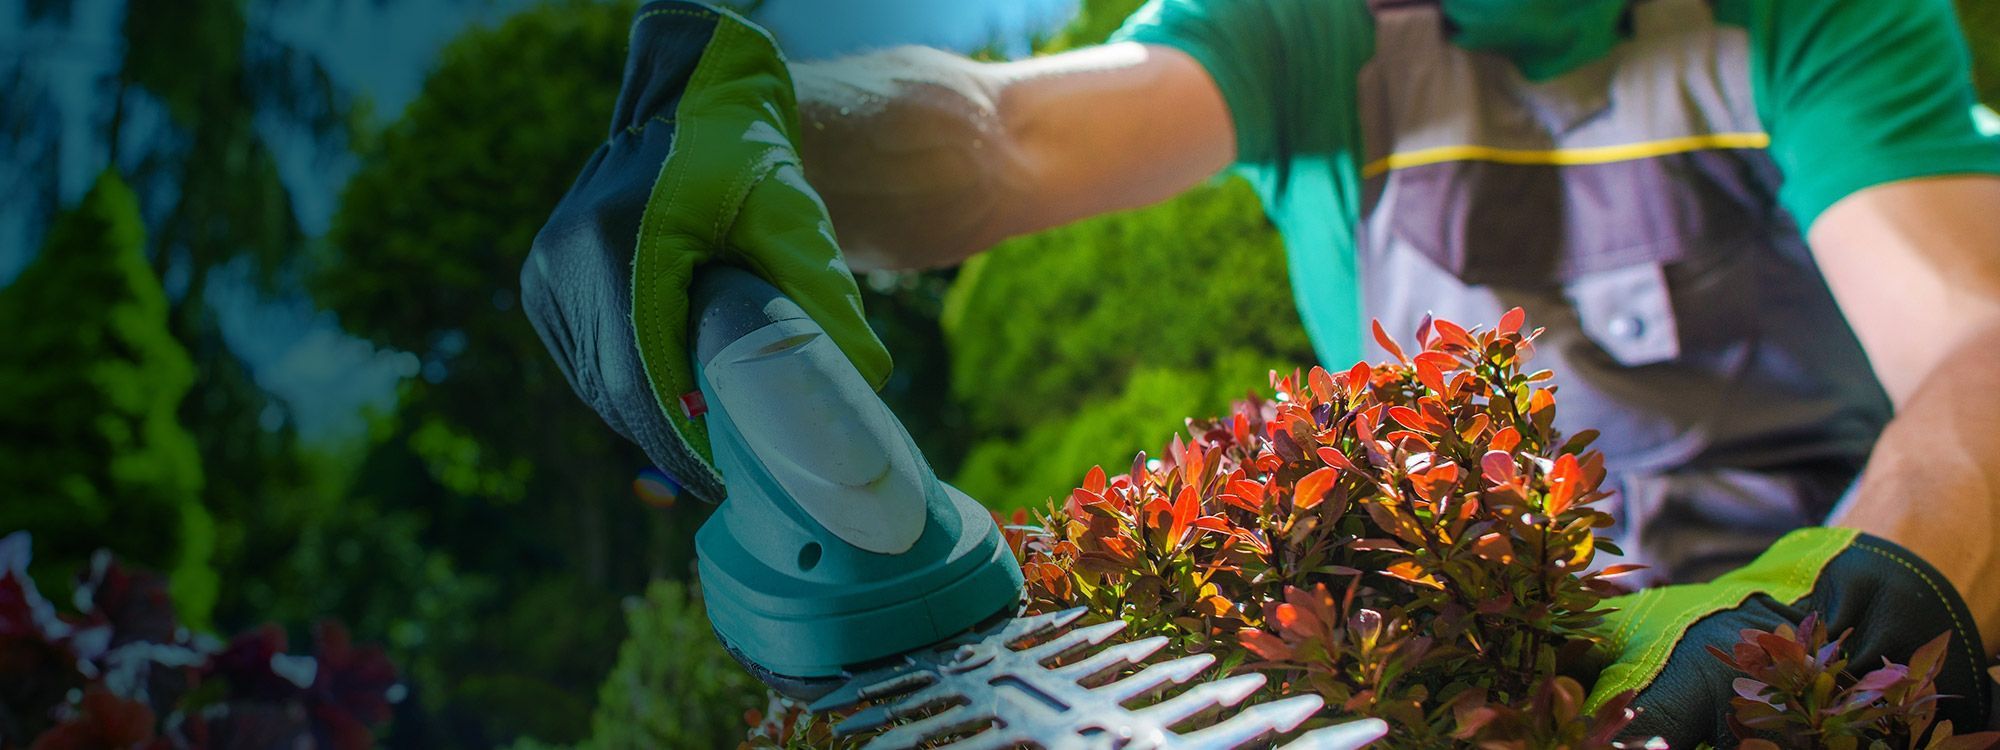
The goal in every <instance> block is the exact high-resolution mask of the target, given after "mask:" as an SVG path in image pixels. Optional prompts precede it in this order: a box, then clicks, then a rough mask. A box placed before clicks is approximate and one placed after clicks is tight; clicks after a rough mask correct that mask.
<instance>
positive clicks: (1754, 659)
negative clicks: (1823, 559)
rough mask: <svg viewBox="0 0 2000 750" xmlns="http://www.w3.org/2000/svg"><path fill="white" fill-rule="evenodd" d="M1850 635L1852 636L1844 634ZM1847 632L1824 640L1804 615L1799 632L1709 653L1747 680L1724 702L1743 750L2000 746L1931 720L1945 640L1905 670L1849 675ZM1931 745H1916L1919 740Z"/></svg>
mask: <svg viewBox="0 0 2000 750" xmlns="http://www.w3.org/2000/svg"><path fill="white" fill-rule="evenodd" d="M1850 632H1851V631H1850ZM1847 636H1848V633H1842V634H1841V635H1840V637H1838V638H1832V639H1829V638H1828V637H1827V629H1826V623H1823V622H1821V621H1820V619H1819V616H1818V615H1817V614H1807V615H1806V617H1805V619H1804V620H1802V621H1800V622H1799V625H1798V627H1792V626H1790V625H1779V626H1778V627H1777V628H1776V629H1775V630H1771V631H1763V630H1755V629H1746V630H1744V631H1743V632H1742V638H1741V640H1739V641H1737V642H1736V643H1735V644H1734V645H1733V646H1732V647H1731V649H1730V651H1728V652H1724V651H1723V650H1722V649H1719V648H1716V647H1714V646H1710V647H1709V648H1708V650H1709V653H1711V654H1714V655H1715V658H1717V659H1720V660H1722V662H1723V663H1724V664H1728V665H1729V666H1730V667H1731V668H1733V669H1735V670H1736V671H1738V672H1741V673H1743V674H1744V675H1745V676H1743V677H1739V678H1737V679H1736V682H1735V685H1734V687H1735V689H1736V695H1737V697H1735V698H1732V699H1730V701H1729V704H1730V708H1731V710H1732V714H1731V716H1730V722H1729V724H1730V729H1731V730H1732V732H1733V733H1734V734H1735V735H1736V738H1737V739H1739V740H1742V745H1741V747H1742V748H1743V750H1778V749H1779V748H1795V749H1798V750H1859V749H1860V748H1869V749H1870V750H1873V749H1875V748H1884V749H1886V748H1916V747H1920V746H1921V747H1923V748H1925V749H1926V750H1983V749H1984V748H1990V747H1993V746H1994V745H1995V744H2000V732H1976V733H1972V734H1953V728H1952V726H1951V722H1949V721H1944V722H1937V724H1936V726H1935V727H1933V726H1932V723H1933V722H1934V721H1935V720H1936V714H1937V705H1936V704H1937V702H1938V700H1939V699H1941V698H1943V697H1945V696H1943V695H1940V694H1939V693H1938V690H1937V677H1938V673H1939V671H1940V670H1942V669H1943V668H1944V658H1945V647H1946V646H1947V645H1949V643H1950V641H1951V634H1950V633H1945V634H1943V635H1939V636H1938V637H1937V638H1936V639H1934V640H1932V641H1931V642H1929V643H1927V644H1924V645H1923V646H1922V647H1921V648H1918V649H1917V650H1916V652H1915V653H1914V654H1912V655H1911V656H1910V663H1909V664H1907V665H1905V664H1894V663H1889V662H1887V661H1886V660H1885V661H1884V663H1883V664H1882V666H1880V667H1878V668H1876V669H1874V670H1872V671H1870V672H1868V673H1867V674H1864V675H1861V676H1860V677H1858V678H1857V677H1854V676H1853V675H1852V674H1850V673H1849V672H1848V671H1847V666H1848V665H1847V658H1846V656H1845V654H1844V651H1843V648H1842V647H1843V644H1844V641H1846V640H1847ZM1926 732H1929V737H1930V739H1929V742H1928V743H1926V744H1922V745H1919V744H1918V743H1919V742H1920V741H1922V740H1923V738H1924V737H1925V733H1926Z"/></svg>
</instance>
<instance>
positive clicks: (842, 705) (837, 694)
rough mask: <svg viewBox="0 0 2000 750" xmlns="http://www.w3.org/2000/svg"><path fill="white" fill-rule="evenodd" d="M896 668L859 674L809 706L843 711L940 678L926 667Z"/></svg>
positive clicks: (820, 711) (808, 708)
mask: <svg viewBox="0 0 2000 750" xmlns="http://www.w3.org/2000/svg"><path fill="white" fill-rule="evenodd" d="M896 669H897V671H894V672H888V673H882V672H877V673H870V674H863V675H857V676H855V677H854V678H852V679H850V680H848V682H847V684H845V685H842V686H840V688H839V689H837V690H834V691H833V692H831V693H827V694H826V695H824V696H821V697H820V699H819V700H816V701H813V702H812V705H811V706H808V707H807V709H806V710H808V711H811V712H813V713H816V714H817V713H825V712H828V711H840V710H843V709H848V708H853V707H855V706H858V705H861V704H863V703H866V702H868V701H872V700H879V699H881V698H883V697H884V696H889V695H895V694H897V693H903V692H907V691H910V690H915V689H917V688H920V687H923V686H924V685H928V684H930V683H931V682H933V681H936V680H937V676H936V675H934V674H931V673H930V672H929V671H926V670H923V669H918V668H914V667H898V668H896Z"/></svg>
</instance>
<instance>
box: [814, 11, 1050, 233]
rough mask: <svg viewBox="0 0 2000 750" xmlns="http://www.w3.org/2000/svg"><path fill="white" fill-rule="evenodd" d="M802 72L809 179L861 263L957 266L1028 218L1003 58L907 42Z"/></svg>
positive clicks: (816, 65)
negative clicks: (1015, 213)
mask: <svg viewBox="0 0 2000 750" xmlns="http://www.w3.org/2000/svg"><path fill="white" fill-rule="evenodd" d="M793 75H794V78H795V80H796V82H797V86H798V93H799V109H800V118H801V120H802V123H801V124H802V126H803V130H804V133H803V137H802V139H801V140H802V141H803V143H802V144H801V147H802V150H803V156H804V159H805V162H806V175H807V179H808V180H809V181H811V183H812V185H813V188H814V189H815V190H817V191H818V192H819V194H820V196H821V197H822V198H823V199H825V201H826V203H827V208H828V210H829V212H830V213H831V214H832V216H833V221H834V228H835V230H836V231H837V232H838V233H839V235H840V240H841V246H842V249H843V251H844V252H845V253H846V255H847V258H848V261H849V263H851V264H852V265H853V266H854V267H856V268H858V269H863V270H869V269H881V268H888V269H904V268H930V267H937V266H945V265H951V264H953V263H957V262H959V261H960V260H963V259H964V258H965V257H967V256H969V255H971V254H972V253H974V252H977V251H979V250H981V249H983V248H985V247H987V246H988V245H991V244H992V243H994V242H997V241H999V240H1000V239H1001V238H1003V237H1005V236H1006V235H1007V234H1008V233H1010V230H1011V228H1012V226H1013V225H1014V224H1016V223H1017V222H1016V221H1015V220H1014V219H1013V218H1012V217H1011V216H1009V215H1008V211H1009V209H1010V208H1011V207H1013V206H1017V205H1019V203H1020V200H1019V198H1018V196H1019V195H1020V194H1021V193H1022V192H1023V191H1024V190H1025V189H1026V187H1027V186H1026V182H1027V180H1026V173H1025V166H1024V165H1023V164H1022V161H1023V159H1022V155H1021V154H1020V151H1019V149H1018V148H1017V147H1016V146H1015V145H1014V141H1013V139H1012V138H1011V136H1010V135H1009V134H1008V133H1007V131H1006V129H1005V127H1004V124H1003V123H1002V121H1001V119H1000V112H999V103H998V101H997V96H998V94H999V86H998V80H997V77H996V76H995V74H994V71H993V69H992V66H990V65H983V64H980V63H976V62H973V61H971V60H967V59H965V58H962V57H958V56H955V55H951V54H949V53H945V52H940V51H938V50H932V49H924V48H917V47H907V48H899V49H894V50H887V51H883V52H877V53H873V54H868V55H862V56H858V57H851V58H845V59H841V60H835V61H831V62H825V63H813V64H804V65H797V66H794V67H793Z"/></svg>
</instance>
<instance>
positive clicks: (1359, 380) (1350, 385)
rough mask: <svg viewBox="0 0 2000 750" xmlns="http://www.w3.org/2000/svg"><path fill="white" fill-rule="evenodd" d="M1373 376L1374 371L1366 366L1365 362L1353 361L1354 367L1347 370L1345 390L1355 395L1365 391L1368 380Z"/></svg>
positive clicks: (1366, 390)
mask: <svg viewBox="0 0 2000 750" xmlns="http://www.w3.org/2000/svg"><path fill="white" fill-rule="evenodd" d="M1374 377H1375V371H1374V370H1373V369H1371V368H1370V367H1368V363H1367V362H1356V363H1354V367H1352V368H1349V369H1348V371H1347V392H1348V393H1353V394H1356V395H1359V394H1363V393H1367V392H1368V385H1369V381H1371V380H1373V379H1374Z"/></svg>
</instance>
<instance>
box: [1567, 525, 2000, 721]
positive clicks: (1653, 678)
mask: <svg viewBox="0 0 2000 750" xmlns="http://www.w3.org/2000/svg"><path fill="white" fill-rule="evenodd" d="M1605 604H1606V606H1609V607H1615V608H1617V610H1618V611H1617V612H1615V613H1613V614H1611V615H1609V616H1608V617H1607V618H1606V620H1605V622H1604V624H1603V625H1602V626H1600V629H1599V631H1598V634H1599V635H1601V636H1603V637H1604V638H1605V642H1604V643H1603V644H1602V645H1601V646H1600V648H1598V649H1597V650H1596V651H1595V652H1593V655H1592V659H1593V660H1595V663H1594V664H1592V665H1591V666H1595V667H1601V668H1602V671H1601V672H1599V673H1598V678H1597V682H1596V684H1595V686H1593V688H1592V689H1591V692H1590V697H1589V699H1588V700H1587V701H1586V710H1591V711H1594V710H1596V707H1598V706H1600V705H1603V704H1604V703H1605V702H1606V701H1608V700H1610V699H1611V698H1613V697H1615V696H1617V695H1619V694H1621V693H1624V692H1625V691H1628V690H1633V691H1637V697H1636V698H1635V699H1634V701H1633V704H1632V706H1633V707H1634V708H1637V709H1638V710H1639V715H1638V718H1637V719H1635V720H1634V721H1633V723H1632V724H1631V726H1630V727H1629V728H1628V730H1627V736H1628V737H1634V738H1647V737H1655V736H1657V737H1660V738H1662V739H1665V740H1666V743H1667V746H1668V747H1673V748H1682V747H1689V748H1691V747H1696V746H1698V745H1702V744H1708V745H1713V746H1717V747H1733V746H1735V745H1736V744H1737V739H1736V737H1735V735H1734V733H1733V732H1732V731H1731V728H1730V725H1729V717H1730V715H1731V712H1732V708H1731V706H1730V699H1731V698H1734V697H1737V695H1738V693H1737V692H1736V686H1735V684H1736V679H1737V678H1739V677H1744V676H1745V675H1744V674H1743V673H1741V672H1738V671H1737V670H1736V669H1735V668H1734V667H1731V666H1730V665H1729V664H1726V663H1724V662H1723V661H1722V660H1721V659H1719V658H1717V657H1716V656H1715V655H1714V654H1712V653H1709V648H1710V647H1715V648H1717V649H1720V650H1721V651H1722V652H1723V653H1725V654H1731V653H1734V646H1735V644H1736V643H1737V642H1738V641H1739V640H1740V639H1741V633H1742V631H1744V630H1746V629H1756V630H1762V631H1767V632H1768V631H1772V630H1775V629H1776V628H1777V627H1778V626H1780V625H1789V626H1793V627H1796V626H1798V624H1799V623H1800V622H1801V621H1802V620H1804V618H1805V617H1806V616H1807V615H1808V614H1815V615H1816V616H1817V617H1818V619H1819V620H1820V622H1822V623H1824V624H1825V626H1826V628H1827V632H1828V633H1829V634H1830V635H1831V636H1832V637H1835V638H1838V637H1839V636H1840V635H1841V634H1842V633H1847V636H1846V639H1845V641H1844V645H1843V648H1844V650H1845V652H1846V655H1847V663H1848V665H1849V667H1850V671H1852V672H1855V673H1857V675H1858V674H1860V673H1866V672H1868V671H1871V670H1874V669H1875V668H1877V667H1880V666H1882V660H1883V659H1885V658H1886V659H1889V660H1891V661H1893V662H1896V663H1898V664H1907V663H1908V662H1909V661H1910V658H1911V656H1912V654H1913V653H1914V652H1915V651H1916V650H1917V649H1918V648H1919V647H1921V646H1923V645H1924V644H1926V643H1928V642H1930V641H1932V640H1933V639H1936V638H1937V637H1938V635H1939V634H1941V633H1949V634H1950V641H1949V643H1948V644H1947V645H1946V650H1945V653H1944V655H1943V658H1942V660H1941V668H1940V671H1939V674H1938V677H1937V689H1938V691H1939V693H1941V694H1942V695H1944V696H1946V697H1945V698H1943V699H1942V700H1940V701H1939V702H1938V704H1937V718H1938V720H1939V721H1940V722H1942V721H1944V720H1949V721H1951V723H1952V726H1953V729H1954V733H1955V734H1966V733H1970V732H1975V731H1979V730H1982V729H1984V728H1986V726H1987V722H1988V715H1989V709H1990V703H1989V701H1990V700H1991V693H1992V686H1991V684H1990V680H1989V679H1988V677H1987V675H1986V659H1985V653H1986V652H1985V650H1984V647H1983V646H1982V645H1981V644H1980V642H1979V633H1978V631H1977V630H1976V629H1975V628H1974V627H1973V623H1972V618H1971V616H1970V615H1969V614H1968V613H1967V612H1966V608H1965V605H1964V603H1963V602H1961V601H1960V600H1959V596H1958V593H1957V592H1956V591H1955V590H1953V589H1952V586H1951V583H1950V582H1948V581H1946V580H1945V579H1944V577H1943V576H1941V575H1939V574H1938V573H1937V572H1936V571H1935V570H1932V569H1931V567H1930V565H1928V564H1927V563H1925V562H1924V561H1923V560H1920V559H1918V558H1917V557H1916V556H1915V555H1913V554H1910V553H1909V552H1908V551H1907V550H1904V549H1902V548H1901V547H1897V546H1896V545H1894V544H1891V543H1889V542H1887V541H1884V540H1882V539H1878V538H1875V537H1871V536H1867V535H1864V534H1861V533H1859V532H1856V531H1853V530H1850V529H1840V528H1811V529H1802V530H1799V531H1795V532H1793V533H1791V534H1790V535H1788V536H1786V537H1785V538H1783V539H1781V540H1779V541H1778V543H1777V544H1775V545H1772V547H1771V549H1770V550H1769V551H1767V552H1765V553H1764V554H1763V555H1762V556H1760V557H1758V558H1757V560H1756V561H1754V562H1752V563H1751V564H1749V565H1747V566H1744V567H1742V568H1739V569H1737V570H1735V571H1732V572H1730V573H1727V574H1725V575H1723V576H1722V577H1721V578H1718V579H1716V580H1715V581H1712V582H1709V583H1699V584H1684V585H1678V586H1665V587H1661V588H1657V589H1651V590H1647V591H1642V592H1639V593H1636V594H1631V595H1628V596H1623V597H1618V598H1615V599H1611V600H1609V601H1607V602H1606V603H1605Z"/></svg>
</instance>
